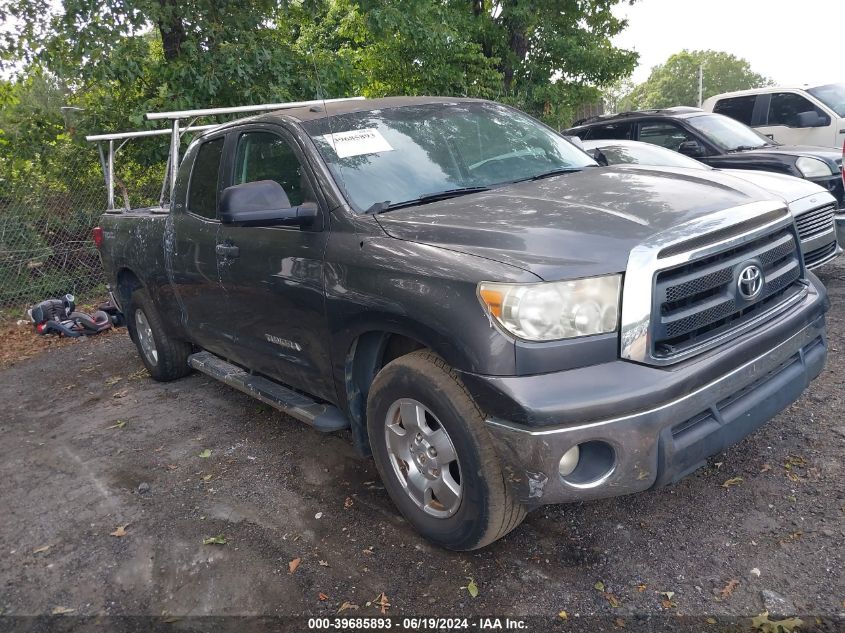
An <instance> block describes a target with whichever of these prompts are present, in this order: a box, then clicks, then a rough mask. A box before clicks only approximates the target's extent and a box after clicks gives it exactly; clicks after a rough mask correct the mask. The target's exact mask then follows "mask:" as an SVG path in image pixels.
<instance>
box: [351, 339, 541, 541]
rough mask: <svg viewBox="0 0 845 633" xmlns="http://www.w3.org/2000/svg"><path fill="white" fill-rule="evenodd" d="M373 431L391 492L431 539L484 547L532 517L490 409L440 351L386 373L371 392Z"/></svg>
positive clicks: (398, 363)
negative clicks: (492, 429)
mask: <svg viewBox="0 0 845 633" xmlns="http://www.w3.org/2000/svg"><path fill="white" fill-rule="evenodd" d="M367 431H368V433H369V437H370V444H371V447H372V451H373V457H374V459H375V462H376V467H377V468H378V471H379V474H380V475H381V478H382V481H383V482H384V485H385V488H386V489H387V491H388V493H389V494H390V497H391V499H393V502H394V503H395V504H396V506H397V507H398V508H399V510H400V512H402V514H403V515H404V516H405V518H406V519H407V520H408V521H409V522H410V523H411V524H412V525H413V526H414V527H415V528H416V529H417V531H418V532H420V534H422V535H423V536H424V537H425V538H427V539H429V540H430V541H433V542H434V543H437V544H438V545H441V546H443V547H446V548H449V549H454V550H472V549H477V548H479V547H484V546H485V545H488V544H490V543H492V542H493V541H495V540H497V539H499V538H501V537H503V536H504V535H505V534H507V533H508V532H510V531H511V530H513V529H514V528H515V527H516V526H518V525H519V524H520V523H521V522H522V519H523V518H524V517H525V507H524V506H523V505H522V504H520V503H519V502H518V501H517V500H516V498H515V497H514V496H513V494H512V491H511V489H510V486H509V485H508V483H507V482H506V481H505V478H504V475H503V472H502V468H501V467H500V465H499V464H500V462H499V458H498V455H497V454H496V451H495V449H494V448H493V442H492V440H491V438H490V435H489V433H488V432H487V429H486V428H485V424H484V416H483V415H482V414H481V412H480V411H479V409H478V407H477V406H476V404H475V402H474V401H473V400H472V398H471V397H470V396H469V394H468V393H467V391H466V389H465V388H464V386H463V384H462V383H461V382H460V380H459V378H458V376H457V374H456V373H455V372H454V370H452V368H451V367H449V365H447V364H446V362H445V361H444V360H443V359H442V358H440V357H439V356H437V355H435V354H433V353H431V352H429V351H427V350H421V351H418V352H414V353H412V354H408V355H406V356H402V357H400V358H398V359H396V360H394V361H393V362H391V363H389V364H388V365H387V366H386V367H384V369H382V370H381V372H379V374H378V375H377V376H376V378H375V380H374V381H373V384H372V386H371V388H370V393H369V396H368V398H367Z"/></svg>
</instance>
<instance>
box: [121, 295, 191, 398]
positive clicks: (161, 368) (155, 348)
mask: <svg viewBox="0 0 845 633" xmlns="http://www.w3.org/2000/svg"><path fill="white" fill-rule="evenodd" d="M128 307H129V309H128V310H127V313H126V327H127V329H128V330H129V337H130V338H131V339H132V341H133V342H134V343H135V346H136V347H137V348H138V354H139V355H140V356H141V361H143V363H144V366H145V367H146V368H147V371H149V372H150V376H152V377H153V378H154V379H155V380H158V381H161V382H167V381H169V380H176V379H177V378H182V377H183V376H187V375H188V374H189V373H191V368H190V367H189V366H188V356H189V355H190V354H191V345H190V343H187V342H185V341H180V340H177V339H174V338H173V337H172V336H170V335H169V334H168V333H167V331H166V330H165V328H164V324H163V323H162V320H161V316H160V315H159V313H158V310H156V307H155V305H154V304H153V302H152V299H150V295H149V294H147V291H146V290H144V289H143V288H138V289H136V290H135V291H133V292H132V296H131V298H130V300H129V306H128ZM150 343H152V346H150Z"/></svg>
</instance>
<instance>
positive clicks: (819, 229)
mask: <svg viewBox="0 0 845 633" xmlns="http://www.w3.org/2000/svg"><path fill="white" fill-rule="evenodd" d="M834 213H836V205H835V204H828V205H825V206H823V207H819V208H818V209H812V210H811V211H807V212H806V213H802V214H801V215H799V216H798V217H797V218H795V226H796V227H797V228H798V237H800V238H801V240H802V241H803V240H807V239H810V238H811V237H815V236H816V235H821V234H822V233H829V232H831V231H833V230H834V229H835V227H834V226H833V215H834Z"/></svg>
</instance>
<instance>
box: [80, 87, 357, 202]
mask: <svg viewBox="0 0 845 633" xmlns="http://www.w3.org/2000/svg"><path fill="white" fill-rule="evenodd" d="M363 98H364V97H346V98H340V99H313V100H311V101H291V102H288V103H262V104H256V105H246V106H233V107H227V108H203V109H199V110H176V111H173V112H148V113H147V119H149V120H150V121H161V120H168V121H170V129H166V128H165V129H161V130H138V131H136V132H116V133H114V134H92V135H89V136H86V137H85V140H86V141H91V142H93V143H97V149H98V151H99V153H100V166H101V167H102V168H103V176H104V178H105V181H106V190H107V192H108V210H109V211H111V210H113V209H114V157H115V154H116V153H117V152H118V151H120V149H121V148H122V147H123V146H124V145H125V144H126V143H127V142H128V141H129V140H131V139H133V138H143V137H148V136H166V135H168V134H169V135H170V153H169V155H168V157H167V169H166V171H167V174H166V175H165V178H164V182H163V183H162V186H161V197H160V198H159V203H160V204H161V205H162V206H163V205H164V194H165V192H168V191H169V192H171V193H172V192H173V190H174V188H175V187H176V174H177V173H178V172H179V147H180V144H181V139H182V135H183V134H185V133H186V132H202V131H205V130H210V129H212V128H215V127H218V126H219V125H220V124H218V123H214V124H209V125H193V122H194V121H196V119H198V118H200V117H205V116H217V115H221V114H249V113H255V112H269V111H272V110H287V109H290V108H301V107H307V106H321V105H323V104H325V103H335V102H338V101H358V100H361V99H363ZM182 119H193V120H192V121H191V124H190V125H188V126H185V127H180V120H182ZM115 141H122V143H120V144H119V145H118V146H117V147H115V144H114V143H115ZM105 142H108V155H107V156H106V155H105V154H104V153H103V145H102V144H103V143H105Z"/></svg>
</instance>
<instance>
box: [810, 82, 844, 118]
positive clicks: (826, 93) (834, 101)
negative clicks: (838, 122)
mask: <svg viewBox="0 0 845 633" xmlns="http://www.w3.org/2000/svg"><path fill="white" fill-rule="evenodd" d="M807 92H809V93H810V94H811V95H813V96H814V97H815V98H816V99H818V100H819V101H821V102H822V103H823V104H825V105H826V106H827V107H828V108H830V109H831V110H833V111H834V112H836V114H838V115H839V116H845V84H827V85H826V86H817V87H815V88H810V89H809V90H807Z"/></svg>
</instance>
